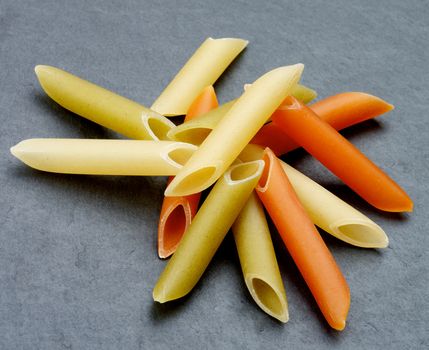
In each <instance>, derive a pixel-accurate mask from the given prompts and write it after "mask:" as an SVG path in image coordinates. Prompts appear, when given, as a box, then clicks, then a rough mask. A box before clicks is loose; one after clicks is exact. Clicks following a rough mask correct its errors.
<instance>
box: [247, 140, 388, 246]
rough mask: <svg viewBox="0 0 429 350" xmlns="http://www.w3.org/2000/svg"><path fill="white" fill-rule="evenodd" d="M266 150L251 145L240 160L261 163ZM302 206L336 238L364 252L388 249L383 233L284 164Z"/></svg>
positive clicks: (344, 203) (315, 221) (323, 189)
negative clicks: (369, 249)
mask: <svg viewBox="0 0 429 350" xmlns="http://www.w3.org/2000/svg"><path fill="white" fill-rule="evenodd" d="M262 153H263V148H261V147H260V146H256V145H248V146H247V147H246V148H245V150H244V151H243V152H242V153H241V154H240V159H241V160H243V161H250V160H254V159H260V158H261V155H262ZM282 166H283V169H284V170H285V172H286V174H287V176H288V178H289V180H290V182H291V184H292V186H293V188H294V190H295V192H296V194H297V196H298V198H299V200H300V202H301V204H302V205H303V207H304V208H305V210H306V211H307V213H308V215H309V216H310V219H311V220H312V221H313V223H314V224H315V225H317V226H319V227H320V228H321V229H323V230H324V231H326V232H328V233H330V234H331V235H333V236H334V237H337V238H338V239H340V240H342V241H344V242H347V243H349V244H352V245H355V246H358V247H362V248H385V247H387V245H388V244H389V239H388V238H387V235H386V233H385V232H384V231H383V229H382V228H381V227H380V226H378V225H377V224H376V223H375V222H374V221H372V220H371V219H369V218H368V217H367V216H365V215H363V214H362V213H361V212H359V211H357V210H356V209H355V208H353V207H352V206H350V205H349V204H347V203H346V202H344V201H343V200H341V199H340V198H338V197H337V196H335V195H334V194H333V193H331V192H329V191H328V190H326V189H325V188H324V187H322V186H320V185H319V184H317V183H316V182H314V181H313V180H311V179H310V178H308V177H307V176H305V175H304V174H302V173H300V172H299V171H298V170H296V169H294V168H293V167H291V166H290V165H288V164H286V163H285V162H282Z"/></svg>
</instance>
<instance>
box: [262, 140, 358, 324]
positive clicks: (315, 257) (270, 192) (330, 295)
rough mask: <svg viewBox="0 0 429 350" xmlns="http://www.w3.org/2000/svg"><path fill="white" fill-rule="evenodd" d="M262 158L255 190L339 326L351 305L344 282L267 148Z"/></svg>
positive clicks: (326, 312) (329, 318) (321, 304)
mask: <svg viewBox="0 0 429 350" xmlns="http://www.w3.org/2000/svg"><path fill="white" fill-rule="evenodd" d="M263 160H264V162H265V168H264V171H263V173H262V176H261V178H260V180H259V183H258V186H257V187H256V193H257V194H258V196H259V198H260V199H261V201H262V203H263V204H264V207H265V208H266V209H267V211H268V213H269V215H270V217H271V219H272V220H273V222H274V224H275V226H276V227H277V230H278V231H279V234H280V236H281V238H282V239H283V242H284V243H285V245H286V248H287V250H288V251H289V253H290V255H291V256H292V259H293V260H294V261H295V264H296V266H297V267H298V269H299V271H300V272H301V274H302V276H303V277H304V280H305V282H306V283H307V285H308V287H309V288H310V291H311V293H312V294H313V296H314V298H315V299H316V302H317V304H318V305H319V308H320V310H321V311H322V313H323V315H324V316H325V318H326V320H327V321H328V323H329V325H330V326H331V327H332V328H334V329H337V330H342V329H344V327H345V325H346V318H347V313H348V311H349V306H350V290H349V287H348V285H347V282H346V280H345V279H344V276H343V275H342V273H341V271H340V269H339V268H338V266H337V264H336V262H335V260H334V258H333V256H332V254H331V253H330V252H329V250H328V248H327V247H326V245H325V243H324V242H323V239H322V238H321V237H320V235H319V233H318V231H317V229H316V227H315V226H314V224H313V223H312V222H311V220H310V218H309V217H308V215H307V213H306V212H305V209H304V208H303V207H302V205H301V203H300V202H299V200H298V197H297V196H296V194H295V192H294V190H293V188H292V185H291V184H290V182H289V179H288V177H287V175H286V173H285V172H284V170H283V168H282V166H281V164H280V162H279V160H278V159H277V157H276V156H275V155H274V153H273V152H272V151H271V150H270V149H269V148H266V149H265V151H264V155H263Z"/></svg>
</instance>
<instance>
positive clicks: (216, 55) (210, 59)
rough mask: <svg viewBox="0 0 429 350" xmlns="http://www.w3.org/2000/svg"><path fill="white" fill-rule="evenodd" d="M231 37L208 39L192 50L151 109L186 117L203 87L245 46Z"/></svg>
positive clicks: (211, 81)
mask: <svg viewBox="0 0 429 350" xmlns="http://www.w3.org/2000/svg"><path fill="white" fill-rule="evenodd" d="M247 44H248V41H247V40H243V39H235V38H222V39H213V38H208V39H207V40H206V41H204V42H203V43H202V45H201V46H200V47H199V48H198V49H197V50H196V51H195V53H194V54H193V55H192V57H191V58H190V59H189V60H188V62H186V64H185V65H184V66H183V67H182V69H181V70H180V71H179V73H177V75H176V76H175V77H174V79H173V80H172V81H171V82H170V84H168V86H167V87H166V88H165V90H164V91H163V92H162V93H161V95H160V96H159V97H158V98H157V99H156V101H155V102H154V103H153V105H152V107H151V109H153V110H154V111H157V112H158V113H160V114H162V115H166V116H175V115H182V114H186V112H187V111H188V108H189V106H190V105H191V103H192V102H193V101H194V100H195V98H196V97H197V96H198V94H199V93H200V92H201V90H202V89H203V88H205V87H206V86H208V85H213V84H214V82H215V81H216V80H217V79H218V78H219V77H220V75H221V74H222V73H223V72H224V70H225V69H226V68H227V67H228V66H229V64H230V63H231V62H232V61H233V60H234V59H235V58H236V57H237V56H238V54H239V53H240V52H241V51H242V50H243V49H244V48H245V47H246V46H247Z"/></svg>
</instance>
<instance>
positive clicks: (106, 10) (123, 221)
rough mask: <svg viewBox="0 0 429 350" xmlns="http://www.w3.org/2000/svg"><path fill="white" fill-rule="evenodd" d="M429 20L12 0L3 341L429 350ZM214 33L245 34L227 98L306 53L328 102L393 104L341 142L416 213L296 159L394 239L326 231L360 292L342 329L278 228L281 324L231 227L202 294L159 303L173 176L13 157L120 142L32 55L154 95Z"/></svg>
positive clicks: (4, 116) (146, 99) (0, 43)
mask: <svg viewBox="0 0 429 350" xmlns="http://www.w3.org/2000/svg"><path fill="white" fill-rule="evenodd" d="M428 18H429V3H428V1H415V0H413V1H387V0H383V1H370V0H367V1H342V0H336V1H319V0H316V1H264V2H262V1H234V2H231V1H225V0H222V1H220V0H217V1H209V2H198V1H154V2H149V1H141V0H125V1H100V0H93V1H56V0H51V1H8V0H0V88H1V89H0V118H1V124H0V135H1V138H0V142H1V147H0V154H1V156H0V184H1V185H0V186H1V187H0V189H1V203H0V213H1V215H0V348H1V349H139V348H140V349H168V348H178V349H198V348H205V349H233V348H235V349H277V348H288V349H331V348H342V349H382V348H387V347H390V348H391V349H423V348H427V347H428V333H429V332H428V323H429V316H428V300H429V293H428V263H429V259H428V254H427V249H428V234H429V233H428V232H427V224H428V215H427V210H428V202H427V191H428V189H429V188H428V182H429V178H428V167H427V163H428V160H429V150H428V132H429V128H428V122H427V118H428V116H427V112H428V105H427V102H428V97H429V96H428V90H429V83H428V82H429V74H428V59H429V55H428V44H429V42H428V37H429V25H428V24H429V20H428ZM208 36H213V37H228V36H232V37H242V38H246V39H248V40H250V45H249V46H248V49H246V51H245V52H244V54H242V55H241V57H240V58H239V59H238V60H237V61H236V63H234V64H233V65H232V66H231V67H230V69H229V70H228V71H227V72H226V73H225V74H224V76H223V77H222V78H221V79H220V80H219V82H218V83H217V84H216V88H217V92H218V95H219V100H220V101H221V102H225V101H227V100H228V99H231V98H233V97H235V96H238V95H239V94H240V93H241V91H242V86H243V83H248V82H252V81H253V80H255V79H256V78H257V77H258V76H260V75H261V74H263V73H264V72H266V71H268V70H270V69H272V68H274V67H277V66H281V65H286V64H292V63H297V62H303V63H305V65H306V69H305V72H304V76H303V82H304V83H305V84H308V85H309V86H311V87H313V88H315V89H316V90H317V91H318V92H319V96H320V97H326V96H329V95H332V94H335V93H338V92H342V91H366V92H369V93H372V94H375V95H377V96H380V97H382V98H384V99H386V100H387V101H389V102H391V103H393V104H394V105H395V106H396V109H395V110H394V111H393V112H391V113H389V114H388V115H385V116H382V117H381V118H379V119H377V120H376V121H370V122H366V123H363V124H362V125H359V126H356V127H353V128H351V129H349V130H347V131H345V132H344V135H345V136H347V137H348V138H349V139H350V140H351V141H352V142H353V143H354V144H355V145H357V146H358V147H359V148H360V149H361V150H363V152H364V153H366V154H367V155H368V156H369V157H370V158H371V159H373V160H374V161H375V162H376V163H377V164H379V165H380V166H381V167H382V168H383V169H385V170H386V171H387V172H388V173H389V174H390V175H391V176H392V177H393V178H394V179H395V180H396V181H397V182H398V183H399V184H401V185H402V186H403V187H404V188H405V189H406V190H407V191H408V192H409V194H410V195H411V197H412V198H413V199H414V201H415V211H414V212H413V213H412V214H386V213H382V212H379V211H377V210H375V209H373V208H371V207H370V206H369V205H367V204H366V203H364V202H363V201H362V200H361V199H359V198H358V197H357V196H356V195H355V194H353V193H352V192H351V191H350V190H348V189H347V188H346V187H345V186H344V185H342V184H341V182H340V181H339V180H337V179H336V178H335V177H334V176H333V175H331V174H330V173H329V172H328V171H327V170H325V169H324V168H323V167H322V166H320V165H319V164H318V163H317V162H316V161H314V160H313V159H312V158H311V157H310V156H308V155H307V154H305V152H303V151H297V152H294V153H293V154H291V155H289V156H288V157H286V158H285V159H286V160H288V161H289V162H290V163H291V164H293V165H294V166H296V167H297V168H298V169H300V170H302V171H303V172H305V173H306V174H308V175H310V176H311V177H313V178H314V179H316V180H317V181H319V182H320V183H321V184H323V185H325V186H326V187H327V188H329V189H330V190H332V191H333V192H335V193H336V194H337V195H339V196H340V197H342V198H344V199H345V200H347V201H348V202H349V203H351V204H352V205H354V206H356V207H357V208H359V209H360V210H362V211H363V212H364V213H366V214H367V215H369V216H370V217H371V218H373V219H374V220H375V221H377V222H378V223H379V224H380V225H381V226H382V227H383V228H384V229H385V230H386V232H387V233H388V235H389V237H390V242H391V243H390V247H389V248H388V249H385V250H364V249H358V248H354V247H351V246H348V245H346V244H343V243H341V242H339V241H337V240H335V239H334V238H331V237H329V236H328V235H327V234H325V233H322V235H323V238H324V239H325V240H326V242H327V244H328V245H329V247H330V248H331V250H332V252H333V254H334V256H335V258H336V259H337V261H338V263H339V265H340V266H341V269H342V270H343V272H344V274H345V276H346V278H347V280H348V282H349V284H350V288H351V295H352V302H351V308H350V313H349V317H348V325H347V328H346V330H345V331H344V332H342V333H338V332H335V331H333V330H331V329H329V327H328V326H327V324H326V322H325V321H324V320H323V317H322V316H321V313H320V312H319V311H318V309H317V306H316V304H315V302H314V300H313V299H312V297H311V295H310V293H309V291H308V289H307V287H306V286H305V284H304V282H303V280H302V278H301V277H300V275H299V273H298V272H297V269H296V267H295V266H294V265H293V263H292V261H291V259H290V257H289V256H288V254H287V253H286V251H285V249H284V248H283V247H282V245H281V242H280V241H279V239H278V238H277V234H276V233H275V231H274V230H273V231H274V234H273V236H274V241H275V243H276V244H277V247H278V249H277V252H278V259H279V264H280V268H281V270H282V274H283V277H284V282H285V286H286V290H287V294H288V299H289V308H290V316H291V317H290V321H289V323H287V324H286V325H283V324H279V323H278V322H276V321H274V320H273V319H271V318H269V317H268V316H267V315H265V314H264V313H263V312H261V311H260V310H259V308H258V307H257V306H256V305H255V304H254V303H253V301H252V300H251V298H250V296H249V294H248V292H247V290H246V289H245V286H244V283H243V281H242V276H241V270H240V267H239V262H238V257H237V254H236V251H235V247H234V244H233V241H232V239H231V237H229V236H228V237H227V238H226V240H225V242H224V244H223V245H222V247H221V249H220V251H219V252H218V254H217V255H216V257H215V258H214V261H213V262H212V264H211V265H210V267H209V269H208V271H207V272H206V273H205V275H204V276H203V278H202V280H201V282H200V283H199V284H198V286H197V287H196V288H195V290H194V291H193V293H192V294H191V295H190V297H187V298H184V299H183V300H180V301H178V302H174V303H171V304H168V305H156V304H154V303H153V301H152V297H151V291H152V287H153V286H154V284H155V282H156V280H157V277H158V276H159V274H160V272H161V271H162V269H163V267H164V266H165V262H164V261H161V260H159V259H158V258H157V255H156V232H157V219H158V214H159V210H160V205H161V200H162V191H163V188H164V186H165V181H166V179H165V178H150V177H146V178H143V177H101V176H68V175H56V174H49V173H43V172H38V171H34V170H32V169H30V168H28V167H26V166H24V165H23V164H21V163H20V162H19V161H18V160H16V159H14V158H13V157H12V156H11V155H10V153H9V147H11V146H12V145H14V144H16V143H17V142H19V141H20V140H23V139H27V138H33V137H72V138H110V137H118V136H117V135H115V134H114V133H112V132H110V131H108V130H105V129H103V128H102V127H99V126H97V125H95V124H93V123H91V122H88V121H86V120H84V119H82V118H80V117H77V116H76V115H73V114H72V113H70V112H68V111H66V110H64V109H63V108H61V107H60V106H58V105H57V104H56V103H55V102H53V101H51V100H50V99H49V98H48V97H47V96H46V95H45V94H44V92H43V91H42V90H41V88H40V86H39V84H38V82H37V80H36V77H35V74H34V73H33V67H34V66H35V65H36V64H50V65H54V66H58V67H60V68H63V69H66V70H68V71H70V72H73V73H74V74H77V75H79V76H81V77H84V78H86V79H88V80H90V81H93V82H95V83H98V84H100V85H102V86H105V87H107V88H110V89H111V90H114V91H116V92H118V93H119V94H122V95H124V96H127V97H129V98H131V99H134V100H136V101H139V102H141V103H143V104H145V105H150V104H151V103H152V101H153V100H154V99H155V98H156V97H157V95H158V94H159V93H160V92H161V91H162V89H163V87H164V86H165V85H166V84H167V83H168V82H169V80H170V79H171V78H172V77H173V75H174V74H175V73H176V72H177V71H178V69H179V68H180V67H181V66H182V64H183V63H184V62H185V61H186V60H187V58H188V57H189V55H190V54H191V53H192V52H193V51H194V49H196V48H197V47H198V45H199V44H200V43H201V42H202V41H203V40H204V39H205V38H206V37H208Z"/></svg>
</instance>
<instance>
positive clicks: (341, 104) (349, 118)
mask: <svg viewBox="0 0 429 350" xmlns="http://www.w3.org/2000/svg"><path fill="white" fill-rule="evenodd" d="M309 107H310V108H311V109H312V111H313V112H314V113H316V114H317V116H318V117H319V118H320V119H321V120H323V121H324V122H326V123H328V124H329V125H331V126H332V127H333V128H335V129H336V130H342V129H344V128H347V127H349V126H352V125H355V124H357V123H360V122H363V121H365V120H368V119H371V118H375V117H377V116H378V115H380V114H383V113H386V112H389V111H391V110H392V109H393V108H394V107H393V106H392V105H391V104H389V103H387V102H386V101H383V100H382V99H381V98H378V97H376V96H372V95H369V94H365V93H363V92H344V93H341V94H337V95H334V96H330V97H327V98H325V99H323V100H320V101H318V102H316V103H314V104H312V105H310V106H309ZM174 129H175V128H173V129H172V130H174ZM170 132H171V131H170ZM177 141H180V140H177ZM251 142H252V143H255V144H258V145H261V146H263V147H269V148H270V149H271V150H272V151H273V152H274V153H275V154H276V155H281V154H284V153H287V152H289V151H292V150H294V149H296V148H298V147H299V146H298V145H297V144H296V143H295V141H293V140H292V139H291V138H290V137H288V136H287V135H286V134H285V133H284V132H283V131H282V130H281V129H279V128H278V127H277V125H276V124H273V123H268V124H265V125H264V126H263V127H262V128H261V130H259V132H258V133H257V134H256V136H255V137H254V138H253V139H252V141H251Z"/></svg>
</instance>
